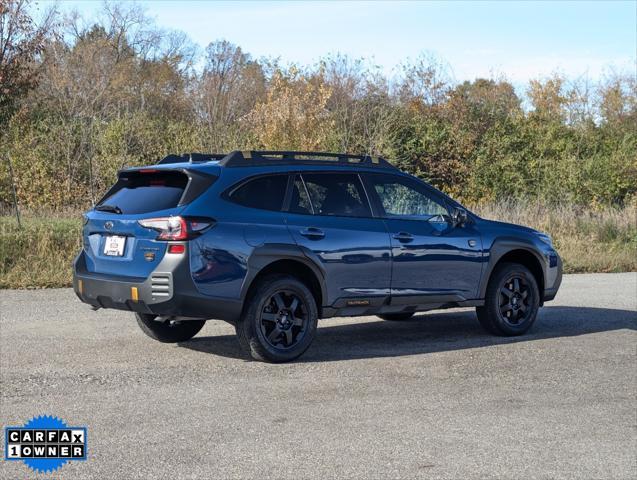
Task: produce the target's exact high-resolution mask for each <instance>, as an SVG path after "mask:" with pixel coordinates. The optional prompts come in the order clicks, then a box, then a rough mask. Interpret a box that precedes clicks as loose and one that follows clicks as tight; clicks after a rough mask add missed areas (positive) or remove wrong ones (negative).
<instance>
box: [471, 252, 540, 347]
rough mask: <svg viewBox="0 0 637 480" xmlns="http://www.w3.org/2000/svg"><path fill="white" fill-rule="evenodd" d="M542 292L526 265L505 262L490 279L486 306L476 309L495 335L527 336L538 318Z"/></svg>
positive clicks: (485, 325) (483, 323)
mask: <svg viewBox="0 0 637 480" xmlns="http://www.w3.org/2000/svg"><path fill="white" fill-rule="evenodd" d="M539 308H540V291H539V288H538V281H537V279H536V278H535V276H534V275H533V274H532V273H531V272H530V271H529V269H528V268H526V267H525V266H524V265H520V264H518V263H502V264H500V265H498V266H497V267H496V268H495V269H494V270H493V273H492V274H491V277H490V278H489V283H488V285H487V290H486V293H485V297H484V305H483V306H480V307H476V313H477V314H478V320H479V321H480V324H481V325H482V326H483V327H484V328H485V329H486V330H487V331H489V332H491V333H493V334H494V335H502V336H515V335H522V334H523V333H525V332H526V331H527V330H528V329H529V328H531V325H533V322H535V319H536V317H537V313H538V310H539Z"/></svg>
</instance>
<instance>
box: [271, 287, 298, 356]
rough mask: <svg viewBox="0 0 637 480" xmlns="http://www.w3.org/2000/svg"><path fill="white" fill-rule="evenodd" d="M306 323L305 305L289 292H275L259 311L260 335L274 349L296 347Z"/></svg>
mask: <svg viewBox="0 0 637 480" xmlns="http://www.w3.org/2000/svg"><path fill="white" fill-rule="evenodd" d="M308 323H309V315H308V308H307V305H305V302H304V300H303V299H302V298H300V296H299V295H297V294H295V293H294V292H293V291H291V290H280V291H277V292H276V293H275V294H274V295H272V296H270V298H269V299H268V300H267V301H266V302H265V305H264V306H263V309H262V311H261V322H260V327H261V333H263V336H264V338H265V340H266V341H267V342H268V344H269V345H270V346H272V347H274V348H283V349H289V348H292V347H294V346H295V345H298V343H299V342H300V341H301V340H302V339H303V336H304V335H305V333H306V332H307V326H308Z"/></svg>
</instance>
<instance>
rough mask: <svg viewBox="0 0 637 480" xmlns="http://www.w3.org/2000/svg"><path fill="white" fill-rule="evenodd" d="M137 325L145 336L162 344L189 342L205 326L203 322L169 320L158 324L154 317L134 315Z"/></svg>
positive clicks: (141, 314)
mask: <svg viewBox="0 0 637 480" xmlns="http://www.w3.org/2000/svg"><path fill="white" fill-rule="evenodd" d="M135 318H137V324H138V325H139V328H141V329H142V332H144V333H145V334H146V335H148V336H149V337H150V338H152V339H154V340H157V341H160V342H162V343H177V342H185V341H186V340H190V339H191V338H192V337H194V336H195V335H197V333H199V330H201V329H202V328H203V326H204V325H205V324H206V321H205V320H183V321H178V320H170V319H167V320H166V321H163V322H160V321H158V320H155V319H156V318H157V317H156V316H155V315H149V314H147V313H136V314H135Z"/></svg>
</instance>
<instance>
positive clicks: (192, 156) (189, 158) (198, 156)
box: [157, 153, 227, 165]
mask: <svg viewBox="0 0 637 480" xmlns="http://www.w3.org/2000/svg"><path fill="white" fill-rule="evenodd" d="M226 156H227V154H225V153H184V154H182V155H174V154H171V155H168V156H166V157H164V158H162V159H161V160H160V161H159V162H157V165H162V164H165V163H185V162H189V163H201V162H210V161H213V160H221V159H222V158H225V157H226Z"/></svg>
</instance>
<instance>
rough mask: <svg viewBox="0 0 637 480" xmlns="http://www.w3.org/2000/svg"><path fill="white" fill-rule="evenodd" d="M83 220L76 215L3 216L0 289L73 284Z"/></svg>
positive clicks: (1, 220) (0, 230)
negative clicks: (18, 222)
mask: <svg viewBox="0 0 637 480" xmlns="http://www.w3.org/2000/svg"><path fill="white" fill-rule="evenodd" d="M81 227H82V221H81V217H80V216H79V215H78V216H77V217H75V218H54V217H46V218H34V217H24V218H23V219H22V228H18V224H17V222H16V219H15V217H7V216H1V217H0V288H51V287H67V286H70V285H71V264H72V263H73V258H74V257H75V256H76V255H77V253H78V252H79V251H80V248H81V246H82V244H81V235H80V231H81Z"/></svg>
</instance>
